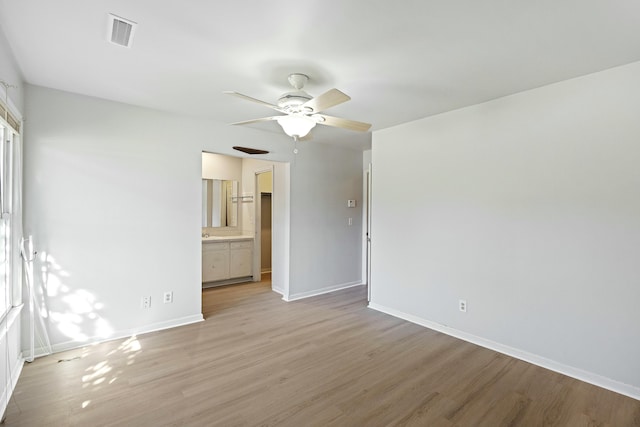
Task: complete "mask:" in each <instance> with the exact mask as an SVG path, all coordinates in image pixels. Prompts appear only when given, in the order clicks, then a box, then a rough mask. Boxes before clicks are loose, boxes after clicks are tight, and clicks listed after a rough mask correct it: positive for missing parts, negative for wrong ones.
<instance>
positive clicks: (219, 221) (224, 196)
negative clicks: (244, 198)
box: [202, 179, 239, 227]
mask: <svg viewBox="0 0 640 427" xmlns="http://www.w3.org/2000/svg"><path fill="white" fill-rule="evenodd" d="M238 200H239V199H238V181H228V180H223V179H203V180H202V226H203V227H237V226H238Z"/></svg>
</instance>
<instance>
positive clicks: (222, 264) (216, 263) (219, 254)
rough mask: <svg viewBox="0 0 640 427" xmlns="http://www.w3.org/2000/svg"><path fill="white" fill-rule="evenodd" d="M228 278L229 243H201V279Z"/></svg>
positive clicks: (209, 280) (210, 280)
mask: <svg viewBox="0 0 640 427" xmlns="http://www.w3.org/2000/svg"><path fill="white" fill-rule="evenodd" d="M228 278H229V244H228V243H205V244H203V245H202V281H203V282H213V281H214V280H224V279H228Z"/></svg>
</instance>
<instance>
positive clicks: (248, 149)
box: [232, 145, 269, 154]
mask: <svg viewBox="0 0 640 427" xmlns="http://www.w3.org/2000/svg"><path fill="white" fill-rule="evenodd" d="M232 148H233V149H234V150H238V151H242V152H243V153H247V154H269V152H268V151H267V150H261V149H259V148H251V147H241V146H238V145H234V146H233V147H232Z"/></svg>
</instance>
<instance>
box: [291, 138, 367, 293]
mask: <svg viewBox="0 0 640 427" xmlns="http://www.w3.org/2000/svg"><path fill="white" fill-rule="evenodd" d="M299 148H300V152H299V153H298V154H297V156H296V159H295V161H294V162H293V163H292V164H291V176H292V178H291V194H292V198H291V203H292V207H291V233H292V235H291V236H292V239H291V265H292V266H294V265H295V266H304V268H297V269H292V272H291V295H290V297H291V298H298V297H301V296H306V295H310V294H313V293H315V292H317V291H318V290H321V289H325V290H328V289H330V288H340V287H344V286H348V285H354V284H361V283H362V274H361V273H362V270H361V236H362V230H361V228H362V222H361V221H362V211H361V209H362V200H361V199H360V196H361V194H362V152H360V151H355V150H350V149H339V148H335V147H330V146H327V145H323V144H314V143H313V142H306V143H301V144H300V145H299ZM293 195H295V198H294V197H293ZM349 199H356V200H358V205H357V207H356V208H348V207H347V200H349ZM350 217H351V218H353V224H352V225H351V226H349V225H348V219H349V218H350ZM336 251H337V252H339V253H340V256H336V255H337V253H336Z"/></svg>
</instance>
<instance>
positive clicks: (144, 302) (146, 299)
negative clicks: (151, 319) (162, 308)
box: [140, 296, 151, 308]
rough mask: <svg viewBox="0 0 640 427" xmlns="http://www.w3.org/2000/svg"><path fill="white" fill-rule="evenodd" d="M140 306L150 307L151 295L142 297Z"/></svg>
mask: <svg viewBox="0 0 640 427" xmlns="http://www.w3.org/2000/svg"><path fill="white" fill-rule="evenodd" d="M140 305H141V306H142V308H150V307H151V297H150V296H147V297H142V302H141V303H140Z"/></svg>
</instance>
